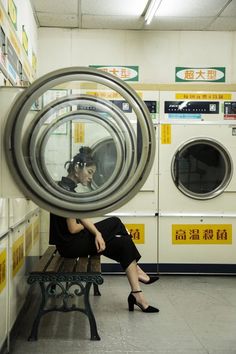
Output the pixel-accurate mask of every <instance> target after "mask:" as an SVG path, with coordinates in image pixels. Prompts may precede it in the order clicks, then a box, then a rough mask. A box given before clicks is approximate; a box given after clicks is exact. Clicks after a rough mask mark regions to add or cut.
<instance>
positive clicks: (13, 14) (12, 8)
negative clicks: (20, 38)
mask: <svg viewBox="0 0 236 354" xmlns="http://www.w3.org/2000/svg"><path fill="white" fill-rule="evenodd" d="M8 15H9V17H10V19H11V22H12V23H13V25H14V27H15V29H16V30H17V8H16V5H15V3H14V1H13V0H8Z"/></svg>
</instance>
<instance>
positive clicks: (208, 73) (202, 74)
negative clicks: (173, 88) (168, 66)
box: [175, 67, 225, 82]
mask: <svg viewBox="0 0 236 354" xmlns="http://www.w3.org/2000/svg"><path fill="white" fill-rule="evenodd" d="M175 81H176V82H182V81H185V82H186V81H201V82H203V81H206V82H225V68H224V67H217V68H214V67H213V68H183V67H176V68H175Z"/></svg>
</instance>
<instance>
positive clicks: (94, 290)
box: [93, 284, 101, 296]
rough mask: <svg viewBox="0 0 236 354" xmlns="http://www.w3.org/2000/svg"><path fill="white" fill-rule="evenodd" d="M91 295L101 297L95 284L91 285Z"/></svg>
mask: <svg viewBox="0 0 236 354" xmlns="http://www.w3.org/2000/svg"><path fill="white" fill-rule="evenodd" d="M93 295H94V296H101V293H100V290H99V286H98V285H97V284H93Z"/></svg>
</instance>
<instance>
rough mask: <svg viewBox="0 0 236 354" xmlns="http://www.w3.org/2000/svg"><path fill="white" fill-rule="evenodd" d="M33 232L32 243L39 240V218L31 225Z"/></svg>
mask: <svg viewBox="0 0 236 354" xmlns="http://www.w3.org/2000/svg"><path fill="white" fill-rule="evenodd" d="M33 230H34V233H33V235H34V243H35V242H37V241H38V240H39V236H40V226H39V218H37V219H36V220H35V222H34V224H33Z"/></svg>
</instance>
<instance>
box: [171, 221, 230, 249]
mask: <svg viewBox="0 0 236 354" xmlns="http://www.w3.org/2000/svg"><path fill="white" fill-rule="evenodd" d="M172 243H173V244H175V245H183V244H232V225H231V224H173V225H172Z"/></svg>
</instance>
